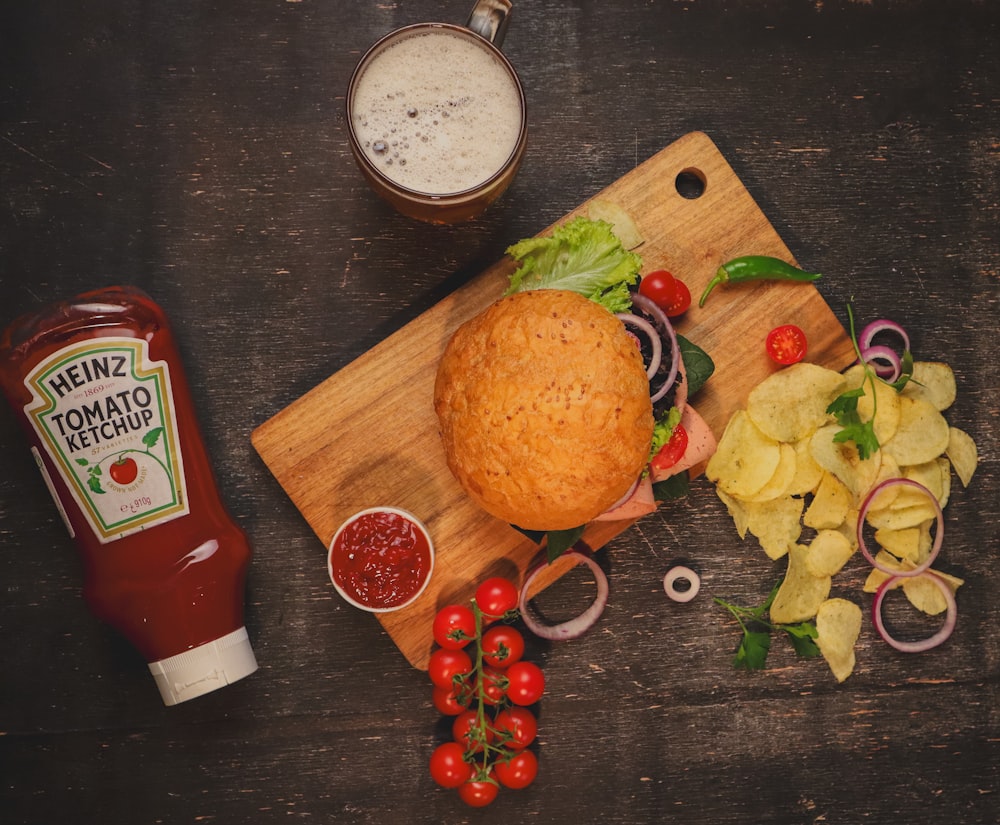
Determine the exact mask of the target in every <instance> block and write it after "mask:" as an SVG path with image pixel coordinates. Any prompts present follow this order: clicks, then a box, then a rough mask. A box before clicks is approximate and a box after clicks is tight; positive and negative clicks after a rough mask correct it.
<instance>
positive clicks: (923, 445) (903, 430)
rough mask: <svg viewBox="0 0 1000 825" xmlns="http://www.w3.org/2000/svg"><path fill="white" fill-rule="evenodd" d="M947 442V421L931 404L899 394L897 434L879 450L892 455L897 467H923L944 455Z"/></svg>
mask: <svg viewBox="0 0 1000 825" xmlns="http://www.w3.org/2000/svg"><path fill="white" fill-rule="evenodd" d="M948 439H949V428H948V422H947V421H945V419H944V416H943V415H941V413H939V412H938V411H937V410H936V409H934V406H933V405H932V404H931V403H930V402H928V401H924V400H923V399H922V398H910V397H908V396H905V395H901V396H899V426H898V427H897V429H896V434H895V435H894V436H893V437H892V438H891V439H889V440H888V441H886V442H885V443H883V444H882V451H885V452H888V453H889V454H890V455H892V457H893V458H895V459H896V461H897V463H898V464H899V466H900V467H905V466H907V465H910V464H923V463H924V462H925V461H930V460H931V459H932V458H937V457H938V456H939V455H943V454H944V451H945V450H946V449H947V448H948Z"/></svg>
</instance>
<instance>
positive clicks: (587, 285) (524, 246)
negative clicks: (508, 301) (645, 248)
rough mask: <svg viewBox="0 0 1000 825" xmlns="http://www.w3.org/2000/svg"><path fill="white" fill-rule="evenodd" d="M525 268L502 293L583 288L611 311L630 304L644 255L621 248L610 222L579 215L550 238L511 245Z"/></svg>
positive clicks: (624, 309)
mask: <svg viewBox="0 0 1000 825" xmlns="http://www.w3.org/2000/svg"><path fill="white" fill-rule="evenodd" d="M507 254H508V255H510V256H511V257H512V258H513V259H514V260H516V261H518V262H519V263H520V264H521V266H520V267H519V268H518V269H517V271H516V272H515V273H514V274H513V275H511V278H510V286H509V287H508V288H507V291H506V292H505V293H504V295H512V294H514V293H515V292H525V291H527V290H530V289H567V290H570V291H572V292H579V293H580V294H581V295H585V296H586V297H588V298H590V299H591V300H592V301H596V302H597V303H599V304H601V305H602V306H604V307H605V308H607V309H608V310H609V311H611V312H627V311H628V310H629V309H630V308H631V306H632V299H631V297H630V296H629V291H628V288H629V286H630V285H632V284H634V283H636V282H637V281H638V280H639V270H640V268H641V267H642V259H641V258H639V256H638V255H636V254H635V253H633V252H629V251H628V250H627V249H625V248H624V247H623V246H622V243H621V241H620V240H619V239H618V237H617V236H616V235H615V233H614V232H613V231H612V227H611V224H610V223H607V222H606V221H594V220H590V219H589V218H584V217H577V218H574V219H573V220H571V221H569V222H568V223H565V224H563V225H562V226H560V227H557V228H556V230H555V231H554V232H553V233H552V235H551V236H548V237H544V238H526V239H525V240H523V241H518V242H517V243H516V244H514V245H513V246H510V247H508V249H507Z"/></svg>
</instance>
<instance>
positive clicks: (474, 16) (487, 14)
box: [465, 0, 511, 49]
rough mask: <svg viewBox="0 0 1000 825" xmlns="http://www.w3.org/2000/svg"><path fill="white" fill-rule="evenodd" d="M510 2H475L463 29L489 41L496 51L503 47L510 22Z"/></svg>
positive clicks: (483, 0)
mask: <svg viewBox="0 0 1000 825" xmlns="http://www.w3.org/2000/svg"><path fill="white" fill-rule="evenodd" d="M510 12H511V4H510V0H476V5H475V6H473V7H472V11H471V12H470V13H469V21H468V22H467V23H466V24H465V27H466V28H468V29H472V31H474V32H475V33H476V34H478V35H479V36H480V37H484V38H486V39H487V40H489V41H490V42H491V43H492V44H493V45H494V46H496V47H497V48H498V49H499V48H500V47H501V46H502V45H503V39H504V35H506V34H507V23H508V22H509V21H510Z"/></svg>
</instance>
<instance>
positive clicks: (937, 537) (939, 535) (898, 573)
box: [857, 478, 944, 579]
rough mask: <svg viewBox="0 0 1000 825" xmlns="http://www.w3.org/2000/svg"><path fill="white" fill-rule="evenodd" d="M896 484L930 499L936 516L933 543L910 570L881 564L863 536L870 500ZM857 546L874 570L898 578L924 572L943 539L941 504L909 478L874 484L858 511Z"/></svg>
mask: <svg viewBox="0 0 1000 825" xmlns="http://www.w3.org/2000/svg"><path fill="white" fill-rule="evenodd" d="M897 485H903V486H906V487H913V488H914V489H915V490H919V491H920V492H922V493H923V494H924V495H926V496H927V498H929V499H930V500H931V503H933V505H934V514H935V516H936V518H937V529H936V530H935V531H934V543H933V544H932V545H931V549H930V552H929V553H928V554H927V558H926V559H924V560H923V561H922V562H921V563H920V564H918V565H917V566H916V567H914V568H913V569H912V570H899V569H896V568H892V567H887V566H886V565H884V564H882V562H880V561H877V560H876V559H875V557H874V556H873V555H872V554H871V551H870V550H869V549H868V545H867V544H865V537H864V527H865V517H866V516H867V515H868V508H869V507H870V506H871V503H872V500H873V499H874V498H875V496H877V495H878V494H879V493H880V492H881V491H882V490H884V489H886V488H887V487H895V486H897ZM857 535H858V548H859V549H860V550H861V552H862V553H863V554H864V557H865V558H866V559H868V563H869V564H871V565H872V567H874V568H875V569H876V570H881V571H882V572H883V573H888V574H889V575H890V576H895V577H898V578H903V579H905V578H912V577H913V576H919V575H920V574H921V573H923V572H925V571H926V570H927V569H928V568H930V566H931V564H933V563H934V559H936V558H937V554H938V553H939V552H940V550H941V542H942V540H943V539H944V513H943V512H941V504H940V503H939V502H938V500H937V497H936V496H935V495H934V494H933V493H932V492H931V491H930V490H928V489H927V488H926V487H924V485H923V484H920V483H919V482H917V481H914V480H913V479H910V478H888V479H886V480H885V481H883V482H881V483H880V484H876V485H875V486H874V487H873V488H872V489H871V491H870V492H869V493H868V495H867V496H865V500H864V502H863V503H862V504H861V509H860V510H859V511H858V529H857Z"/></svg>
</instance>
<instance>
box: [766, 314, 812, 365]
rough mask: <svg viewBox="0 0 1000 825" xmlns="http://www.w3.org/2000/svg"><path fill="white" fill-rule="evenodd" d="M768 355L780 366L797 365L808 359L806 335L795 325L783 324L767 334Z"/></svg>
mask: <svg viewBox="0 0 1000 825" xmlns="http://www.w3.org/2000/svg"><path fill="white" fill-rule="evenodd" d="M765 346H766V347H767V354H768V355H770V356H771V360H772V361H775V362H777V363H779V364H797V363H798V362H799V361H801V360H802V359H803V358H805V357H806V334H805V333H804V332H803V331H802V330H801V329H799V328H798V327H797V326H795V324H783V325H782V326H780V327H775V328H774V329H772V330H771V331H770V332H769V333H768V334H767V340H766V342H765Z"/></svg>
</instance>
